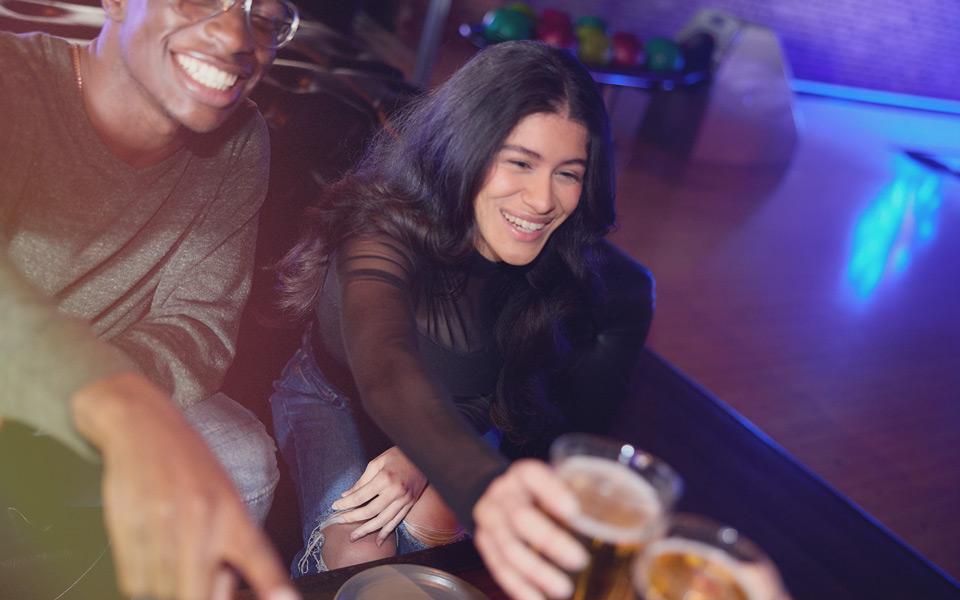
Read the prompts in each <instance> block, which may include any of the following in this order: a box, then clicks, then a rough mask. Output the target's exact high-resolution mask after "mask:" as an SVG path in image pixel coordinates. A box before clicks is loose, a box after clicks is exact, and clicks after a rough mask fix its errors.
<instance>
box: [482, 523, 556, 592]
mask: <svg viewBox="0 0 960 600" xmlns="http://www.w3.org/2000/svg"><path fill="white" fill-rule="evenodd" d="M474 544H476V546H477V550H479V551H480V554H481V555H482V556H483V561H484V563H486V565H487V568H488V569H489V571H490V574H491V575H492V576H493V579H494V580H495V581H496V582H497V584H498V585H499V586H500V587H501V588H503V590H504V591H505V592H507V595H508V596H510V597H511V598H513V599H514V600H544V596H543V594H542V593H540V591H539V590H537V588H535V587H534V586H532V585H530V583H529V582H528V581H527V577H525V576H524V575H523V574H521V573H520V572H519V571H517V570H516V569H515V568H514V567H513V565H511V564H510V562H509V561H508V560H506V558H505V557H504V556H503V555H502V553H501V552H500V550H499V548H498V547H497V543H496V542H495V541H494V540H493V537H492V536H491V535H490V534H489V533H487V532H486V531H480V530H478V531H477V534H476V536H475V537H474Z"/></svg>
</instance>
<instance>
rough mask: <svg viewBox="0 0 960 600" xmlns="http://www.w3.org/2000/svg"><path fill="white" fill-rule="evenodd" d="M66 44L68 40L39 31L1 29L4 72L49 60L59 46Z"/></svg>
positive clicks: (0, 47) (0, 62)
mask: <svg viewBox="0 0 960 600" xmlns="http://www.w3.org/2000/svg"><path fill="white" fill-rule="evenodd" d="M65 44H67V42H66V40H63V39H61V38H58V37H55V36H52V35H49V34H46V33H42V32H39V31H35V32H31V33H11V32H9V31H0V64H2V65H3V67H4V73H10V72H16V71H18V70H22V69H23V68H24V67H31V66H33V65H36V64H42V63H43V62H46V61H49V60H50V57H51V55H52V53H53V52H55V51H56V48H57V46H58V45H65Z"/></svg>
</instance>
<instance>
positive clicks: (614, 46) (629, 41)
mask: <svg viewBox="0 0 960 600" xmlns="http://www.w3.org/2000/svg"><path fill="white" fill-rule="evenodd" d="M610 45H611V55H610V61H611V62H613V63H614V64H617V65H622V66H627V67H629V66H633V65H635V64H637V61H638V59H639V58H640V51H641V49H642V48H641V45H640V40H639V39H637V36H635V35H633V34H632V33H626V32H624V31H619V32H617V33H615V34H613V37H612V38H610Z"/></svg>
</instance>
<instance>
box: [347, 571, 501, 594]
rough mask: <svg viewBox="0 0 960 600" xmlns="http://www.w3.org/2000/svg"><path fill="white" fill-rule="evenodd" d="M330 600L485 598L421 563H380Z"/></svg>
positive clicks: (469, 587)
mask: <svg viewBox="0 0 960 600" xmlns="http://www.w3.org/2000/svg"><path fill="white" fill-rule="evenodd" d="M334 600H489V599H488V598H487V596H485V595H484V594H482V593H481V592H480V591H479V590H478V589H477V588H475V587H473V586H472V585H470V584H469V583H467V582H466V581H464V580H462V579H460V578H459V577H455V576H454V575H451V574H450V573H447V572H445V571H441V570H440V569H434V568H431V567H424V566H421V565H408V564H399V565H380V566H379V567H373V568H370V569H367V570H366V571H361V572H360V573H357V574H356V575H354V576H353V577H351V578H350V579H348V580H347V582H346V583H344V584H343V586H341V587H340V589H339V590H338V591H337V595H336V596H335V597H334Z"/></svg>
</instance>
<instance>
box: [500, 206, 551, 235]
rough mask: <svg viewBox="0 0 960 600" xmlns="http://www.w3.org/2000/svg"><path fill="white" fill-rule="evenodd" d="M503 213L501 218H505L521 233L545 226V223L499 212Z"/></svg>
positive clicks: (537, 229)
mask: <svg viewBox="0 0 960 600" xmlns="http://www.w3.org/2000/svg"><path fill="white" fill-rule="evenodd" d="M500 214H502V215H503V218H504V219H506V220H507V221H508V222H509V223H510V224H511V225H513V226H514V227H515V228H517V229H519V230H520V231H522V232H523V233H533V232H534V231H540V230H541V229H543V228H544V227H546V226H547V224H546V223H532V222H530V221H527V220H526V219H521V218H520V217H515V216H513V215H511V214H508V213H505V212H503V211H501V212H500Z"/></svg>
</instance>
